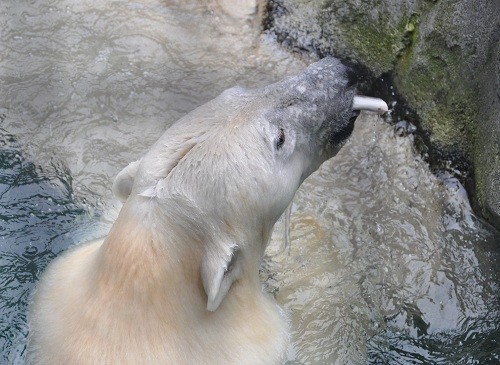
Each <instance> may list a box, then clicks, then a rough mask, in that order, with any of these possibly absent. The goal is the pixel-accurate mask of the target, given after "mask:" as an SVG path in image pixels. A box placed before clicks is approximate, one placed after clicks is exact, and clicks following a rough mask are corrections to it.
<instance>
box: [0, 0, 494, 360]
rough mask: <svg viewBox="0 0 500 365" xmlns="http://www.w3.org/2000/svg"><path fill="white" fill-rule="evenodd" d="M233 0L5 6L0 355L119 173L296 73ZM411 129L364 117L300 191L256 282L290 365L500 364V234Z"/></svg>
mask: <svg viewBox="0 0 500 365" xmlns="http://www.w3.org/2000/svg"><path fill="white" fill-rule="evenodd" d="M228 3H230V2H228V1H222V0H221V1H220V2H218V1H215V0H214V1H208V0H207V1H204V2H199V1H192V2H183V4H182V5H179V4H175V2H174V1H164V0H137V1H135V2H134V1H129V0H127V1H126V0H116V1H102V0H85V1H81V0H62V1H51V0H41V1H37V2H20V1H15V0H5V1H3V2H2V12H1V13H0V19H1V22H0V24H1V26H0V27H1V28H0V113H1V114H2V118H0V128H1V130H0V143H1V146H0V207H1V208H0V293H1V294H0V295H1V297H0V300H1V302H0V331H1V334H0V348H1V353H0V363H4V362H6V361H7V360H8V359H13V358H17V360H18V361H21V360H22V357H23V353H22V351H23V349H24V342H25V336H26V306H27V300H28V295H29V292H30V291H31V290H32V288H33V286H34V283H35V282H36V280H37V278H38V276H39V274H40V272H41V271H42V270H43V269H44V268H45V266H46V265H47V263H48V262H49V261H50V260H51V259H52V258H53V257H55V255H57V254H58V253H59V252H60V251H61V250H63V249H66V248H67V247H68V246H69V245H71V244H73V243H78V242H80V241H82V240H83V239H93V238H96V237H98V236H99V235H101V234H102V233H103V232H105V231H106V230H107V229H109V226H110V222H111V220H110V219H108V218H105V217H104V218H103V217H101V215H102V214H108V213H109V212H112V213H111V215H113V214H114V213H113V212H115V211H116V209H117V208H119V204H118V203H117V202H116V201H115V200H112V199H111V192H110V186H111V180H112V177H113V176H114V175H115V174H116V173H117V172H118V171H119V170H121V168H123V167H124V166H125V165H127V164H128V163H129V162H130V161H134V160H136V159H137V158H138V157H140V156H141V155H142V154H143V153H144V151H145V150H146V149H147V148H148V146H150V145H151V144H152V143H153V142H154V141H155V140H156V139H157V138H158V136H159V135H160V133H162V131H164V130H165V128H166V127H167V126H168V125H169V124H170V123H172V122H173V121H174V120H176V119H177V118H179V117H180V116H181V115H183V114H185V113H186V112H188V111H190V110H192V109H193V108H195V107H196V106H198V105H200V104H202V103H204V102H206V101H207V100H209V99H211V98H213V97H214V96H216V95H217V94H218V93H220V92H221V91H222V90H224V89H225V88H227V87H230V86H233V85H235V84H242V85H245V86H250V87H253V86H259V85H263V84H268V83H270V82H273V81H275V80H277V79H279V78H282V77H283V76H285V75H287V74H290V73H293V72H295V71H297V70H298V69H300V68H301V67H302V66H303V65H302V63H301V62H299V61H296V60H294V59H293V58H291V57H290V55H288V54H286V53H283V52H282V51H280V50H279V49H278V48H277V47H276V46H275V45H274V44H273V43H272V40H270V39H267V38H265V37H261V36H259V29H258V27H257V26H256V22H255V21H254V20H252V18H251V17H246V15H245V14H246V13H245V12H243V13H242V12H241V11H231V9H228V8H223V7H221V6H220V5H219V4H228ZM233 10H234V9H233ZM240 10H241V9H240ZM248 13H251V11H249V12H248ZM231 14H233V15H235V14H236V15H238V17H237V18H236V17H232V16H231ZM194 24H195V25H196V26H193V25H194ZM411 139H412V137H411V135H410V136H405V137H395V136H394V134H393V131H392V129H391V128H390V127H389V126H388V125H386V124H384V123H382V121H381V120H371V119H366V118H364V117H360V119H359V120H358V122H357V127H356V131H355V134H354V136H353V138H352V141H351V142H350V143H348V144H347V145H346V146H345V148H344V149H343V150H342V151H341V153H340V154H339V155H338V156H337V157H336V158H335V159H334V160H332V161H330V162H329V163H327V164H325V165H324V166H323V167H322V168H321V170H320V171H319V173H317V174H315V175H313V176H311V177H310V178H309V179H308V180H307V181H306V183H305V185H304V186H303V187H302V188H301V189H300V191H299V192H298V193H297V196H296V199H295V201H294V205H293V207H292V215H291V231H290V239H289V240H290V241H291V247H290V253H288V249H287V250H286V252H282V244H283V241H284V239H283V231H284V229H283V224H282V223H280V224H279V225H278V227H277V230H276V232H275V234H274V237H273V241H272V243H271V247H270V249H269V251H268V255H267V257H266V260H265V262H264V264H263V269H262V277H263V279H264V280H265V282H266V287H267V289H268V290H269V291H270V292H272V293H273V294H274V295H275V297H276V299H277V300H278V302H279V303H280V304H282V305H283V306H284V308H285V309H286V310H287V312H288V313H289V316H290V318H291V321H292V324H293V328H294V332H293V344H294V346H293V348H292V349H291V350H290V363H304V364H332V363H339V364H365V363H367V362H368V363H374V364H379V363H380V364H387V363H397V364H399V363H429V362H430V363H433V362H435V363H471V364H472V363H476V362H477V361H479V362H480V363H482V364H487V363H495V360H494V359H495V358H496V359H498V358H499V357H500V354H499V351H500V350H499V344H498V338H499V337H500V336H499V333H498V332H499V328H500V323H499V304H498V303H499V300H498V299H499V298H498V287H497V282H498V269H497V267H498V245H497V246H495V240H496V242H498V240H499V237H498V235H497V236H495V235H494V233H493V230H492V229H491V228H489V227H487V226H486V225H485V224H484V223H482V222H481V221H480V220H478V219H477V218H475V217H474V216H473V215H472V214H471V212H470V208H469V206H468V203H467V200H466V198H464V196H463V194H462V193H461V187H460V186H459V185H457V183H456V181H454V180H453V179H452V178H451V177H450V176H448V175H446V174H442V175H440V176H439V178H436V177H434V176H433V175H431V174H430V173H429V171H428V168H427V167H426V166H425V164H423V163H422V162H421V161H420V159H419V158H418V157H416V156H415V155H414V153H413V151H412V147H411V145H412V141H411ZM98 219H101V222H100V223H98Z"/></svg>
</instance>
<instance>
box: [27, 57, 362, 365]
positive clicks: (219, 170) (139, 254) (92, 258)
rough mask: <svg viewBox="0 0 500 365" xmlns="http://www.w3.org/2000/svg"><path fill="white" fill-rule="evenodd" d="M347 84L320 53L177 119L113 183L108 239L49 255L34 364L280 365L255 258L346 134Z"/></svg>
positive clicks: (275, 323) (279, 345)
mask: <svg viewBox="0 0 500 365" xmlns="http://www.w3.org/2000/svg"><path fill="white" fill-rule="evenodd" d="M353 95H354V91H353V90H352V88H350V87H349V85H348V82H347V77H346V74H345V68H344V66H342V65H341V64H340V63H339V62H338V61H337V60H334V59H325V60H323V61H320V62H318V63H316V64H314V65H312V66H310V67H309V68H308V69H306V71H305V72H304V73H303V74H301V75H298V76H296V77H292V78H289V79H287V80H284V81H282V82H279V83H277V84H274V85H271V86H268V87H265V88H262V89H258V90H243V89H240V88H234V89H230V90H228V91H226V92H224V93H223V94H222V95H221V96H219V97H218V98H216V99H214V100H213V101H211V102H209V103H207V104H205V105H204V106H201V107H199V108H198V109H196V110H194V111H193V112H191V113H190V114H188V115H187V116H185V117H184V118H182V119H181V120H179V121H178V122H176V123H175V124H174V125H173V126H172V127H170V128H169V129H168V130H167V132H166V133H165V134H164V135H163V136H162V137H161V138H160V139H159V140H158V141H157V142H156V143H155V144H154V145H153V146H152V148H151V149H150V151H149V152H148V153H147V154H146V155H145V156H144V157H143V158H142V159H141V160H140V161H138V162H135V163H132V164H130V165H129V166H128V167H126V168H125V169H124V170H123V171H122V172H121V173H120V174H118V176H117V179H116V181H115V183H114V185H113V190H114V192H115V195H116V196H118V197H119V198H120V199H121V200H123V201H124V206H123V208H122V210H121V212H120V214H119V216H118V218H117V220H116V222H115V224H114V225H113V227H112V229H111V231H110V233H109V235H108V236H107V237H106V239H104V241H102V242H101V241H99V242H93V243H90V244H87V245H82V246H79V247H76V248H74V249H72V250H70V251H69V252H67V253H66V254H64V255H62V256H61V257H59V258H58V259H56V260H55V261H54V262H53V263H52V264H51V265H50V267H49V268H48V270H47V272H46V273H45V274H44V275H43V277H42V279H41V281H40V283H39V284H38V287H37V291H36V293H35V296H34V299H33V305H32V307H31V311H30V326H31V327H30V337H29V344H28V361H29V362H31V363H33V364H46V365H59V364H65V365H66V364H72V365H77V364H148V365H149V364H176V365H177V364H253V365H257V364H280V363H281V362H282V361H283V360H284V358H285V353H286V347H287V343H288V334H287V333H288V331H287V324H286V320H285V319H284V318H283V316H282V315H281V314H280V310H279V308H278V307H277V306H276V304H275V303H274V302H273V301H272V300H271V299H270V298H268V297H267V296H266V295H265V294H264V293H263V292H262V290H261V287H260V283H259V276H258V270H259V266H260V262H261V259H262V255H263V253H264V250H265V248H266V245H267V243H268V240H269V237H270V234H271V231H272V228H273V226H274V223H275V222H276V220H277V219H278V218H279V216H280V215H281V213H282V212H283V211H284V210H285V208H286V207H287V206H288V205H289V203H290V201H291V200H292V198H293V196H294V194H295V191H296V190H297V188H298V187H299V185H300V184H301V182H302V181H303V180H304V179H305V178H306V177H307V176H308V175H309V174H310V173H312V172H313V171H314V170H315V169H316V168H317V167H318V166H319V165H320V164H321V163H322V162H323V161H325V160H326V159H327V158H329V157H331V156H333V155H334V154H335V153H336V152H337V151H338V149H339V148H340V146H341V145H342V143H343V141H344V140H345V139H346V138H347V136H348V135H349V131H350V129H351V126H352V123H353V120H352V118H351V114H352V110H351V106H352V98H353Z"/></svg>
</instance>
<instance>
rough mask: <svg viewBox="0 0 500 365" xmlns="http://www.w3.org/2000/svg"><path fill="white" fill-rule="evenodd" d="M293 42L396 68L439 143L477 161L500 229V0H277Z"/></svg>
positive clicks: (282, 26) (285, 35) (483, 196)
mask: <svg viewBox="0 0 500 365" xmlns="http://www.w3.org/2000/svg"><path fill="white" fill-rule="evenodd" d="M269 5H270V6H269V7H270V9H271V19H272V21H271V29H272V30H273V31H274V32H275V33H276V34H277V35H278V39H279V40H281V41H283V43H284V44H285V45H288V46H291V47H292V48H298V49H301V50H305V51H311V52H321V53H328V54H333V55H335V56H337V57H340V58H346V59H351V60H355V61H358V62H360V63H362V64H364V65H365V66H367V67H368V68H369V69H370V70H371V71H372V72H373V73H374V75H376V76H379V75H381V74H382V73H385V72H392V74H393V75H394V79H395V83H396V87H397V88H398V91H399V92H400V93H401V94H402V95H403V96H404V97H405V98H406V99H407V100H408V102H409V104H410V106H411V107H412V108H413V109H415V110H416V111H417V112H418V114H419V115H420V117H421V120H422V127H423V128H424V129H426V130H427V131H428V132H430V139H431V143H432V144H433V146H435V147H436V148H441V149H443V150H447V151H455V152H456V153H457V154H459V155H461V156H464V158H466V159H468V160H470V161H472V162H473V166H474V167H473V172H474V174H475V185H476V194H475V200H476V202H477V203H479V204H478V206H479V209H480V210H481V213H482V214H483V215H485V216H486V217H487V218H489V219H490V220H491V221H492V222H493V223H495V225H497V226H500V176H499V175H500V50H499V42H500V41H499V40H500V3H499V2H498V0H474V1H470V0H357V1H344V0H298V1H297V0H295V1H293V0H271V1H270V4H269Z"/></svg>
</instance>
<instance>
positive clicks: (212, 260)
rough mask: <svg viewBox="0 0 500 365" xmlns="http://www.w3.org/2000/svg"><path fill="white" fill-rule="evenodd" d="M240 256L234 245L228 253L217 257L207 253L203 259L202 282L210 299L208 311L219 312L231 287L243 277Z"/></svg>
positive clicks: (221, 253) (220, 253)
mask: <svg viewBox="0 0 500 365" xmlns="http://www.w3.org/2000/svg"><path fill="white" fill-rule="evenodd" d="M221 251H224V250H221ZM240 256H241V252H240V250H239V249H238V246H236V245H234V246H231V247H230V248H229V250H228V252H219V254H216V255H210V254H208V253H207V254H206V255H205V257H204V258H203V262H202V264H201V280H202V283H203V288H204V289H205V293H206V294H207V297H208V300H207V310H209V311H211V312H214V311H215V310H217V308H219V305H220V304H221V303H222V301H223V300H224V298H225V297H226V294H227V292H228V291H229V289H230V288H231V285H232V284H233V283H234V282H235V281H236V280H237V279H238V278H239V277H240V276H241V271H242V270H241V262H240V261H241V257H240Z"/></svg>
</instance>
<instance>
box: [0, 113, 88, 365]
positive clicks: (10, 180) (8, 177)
mask: <svg viewBox="0 0 500 365" xmlns="http://www.w3.org/2000/svg"><path fill="white" fill-rule="evenodd" d="M5 118H6V116H5V115H0V363H5V362H8V363H12V362H13V361H14V359H15V358H16V357H22V356H23V354H22V351H24V346H25V338H26V333H27V311H26V309H27V306H28V303H29V299H30V295H31V291H32V289H33V288H34V285H35V283H36V282H37V281H38V278H39V276H40V274H41V273H42V272H43V270H44V269H45V267H46V266H47V265H48V264H49V262H50V261H51V260H52V259H54V258H55V257H56V255H57V254H58V253H59V252H61V251H62V250H64V249H66V248H68V246H69V245H71V244H72V243H74V238H75V232H76V231H81V229H80V228H83V229H90V228H91V226H92V217H91V216H90V215H89V214H88V212H87V210H86V208H85V206H84V202H81V201H79V200H78V199H77V198H75V195H74V193H73V188H72V178H71V175H70V172H69V170H68V169H67V168H66V167H65V166H64V165H62V164H60V163H58V162H57V160H55V159H54V160H53V161H52V163H51V164H50V165H49V166H37V165H35V164H34V163H33V162H31V161H30V158H29V156H26V155H25V153H23V150H22V148H21V146H20V145H19V143H18V142H17V139H16V137H15V136H14V135H12V134H9V133H8V132H7V131H6V130H4V129H3V128H2V126H1V123H2V122H3V120H4V119H5Z"/></svg>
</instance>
